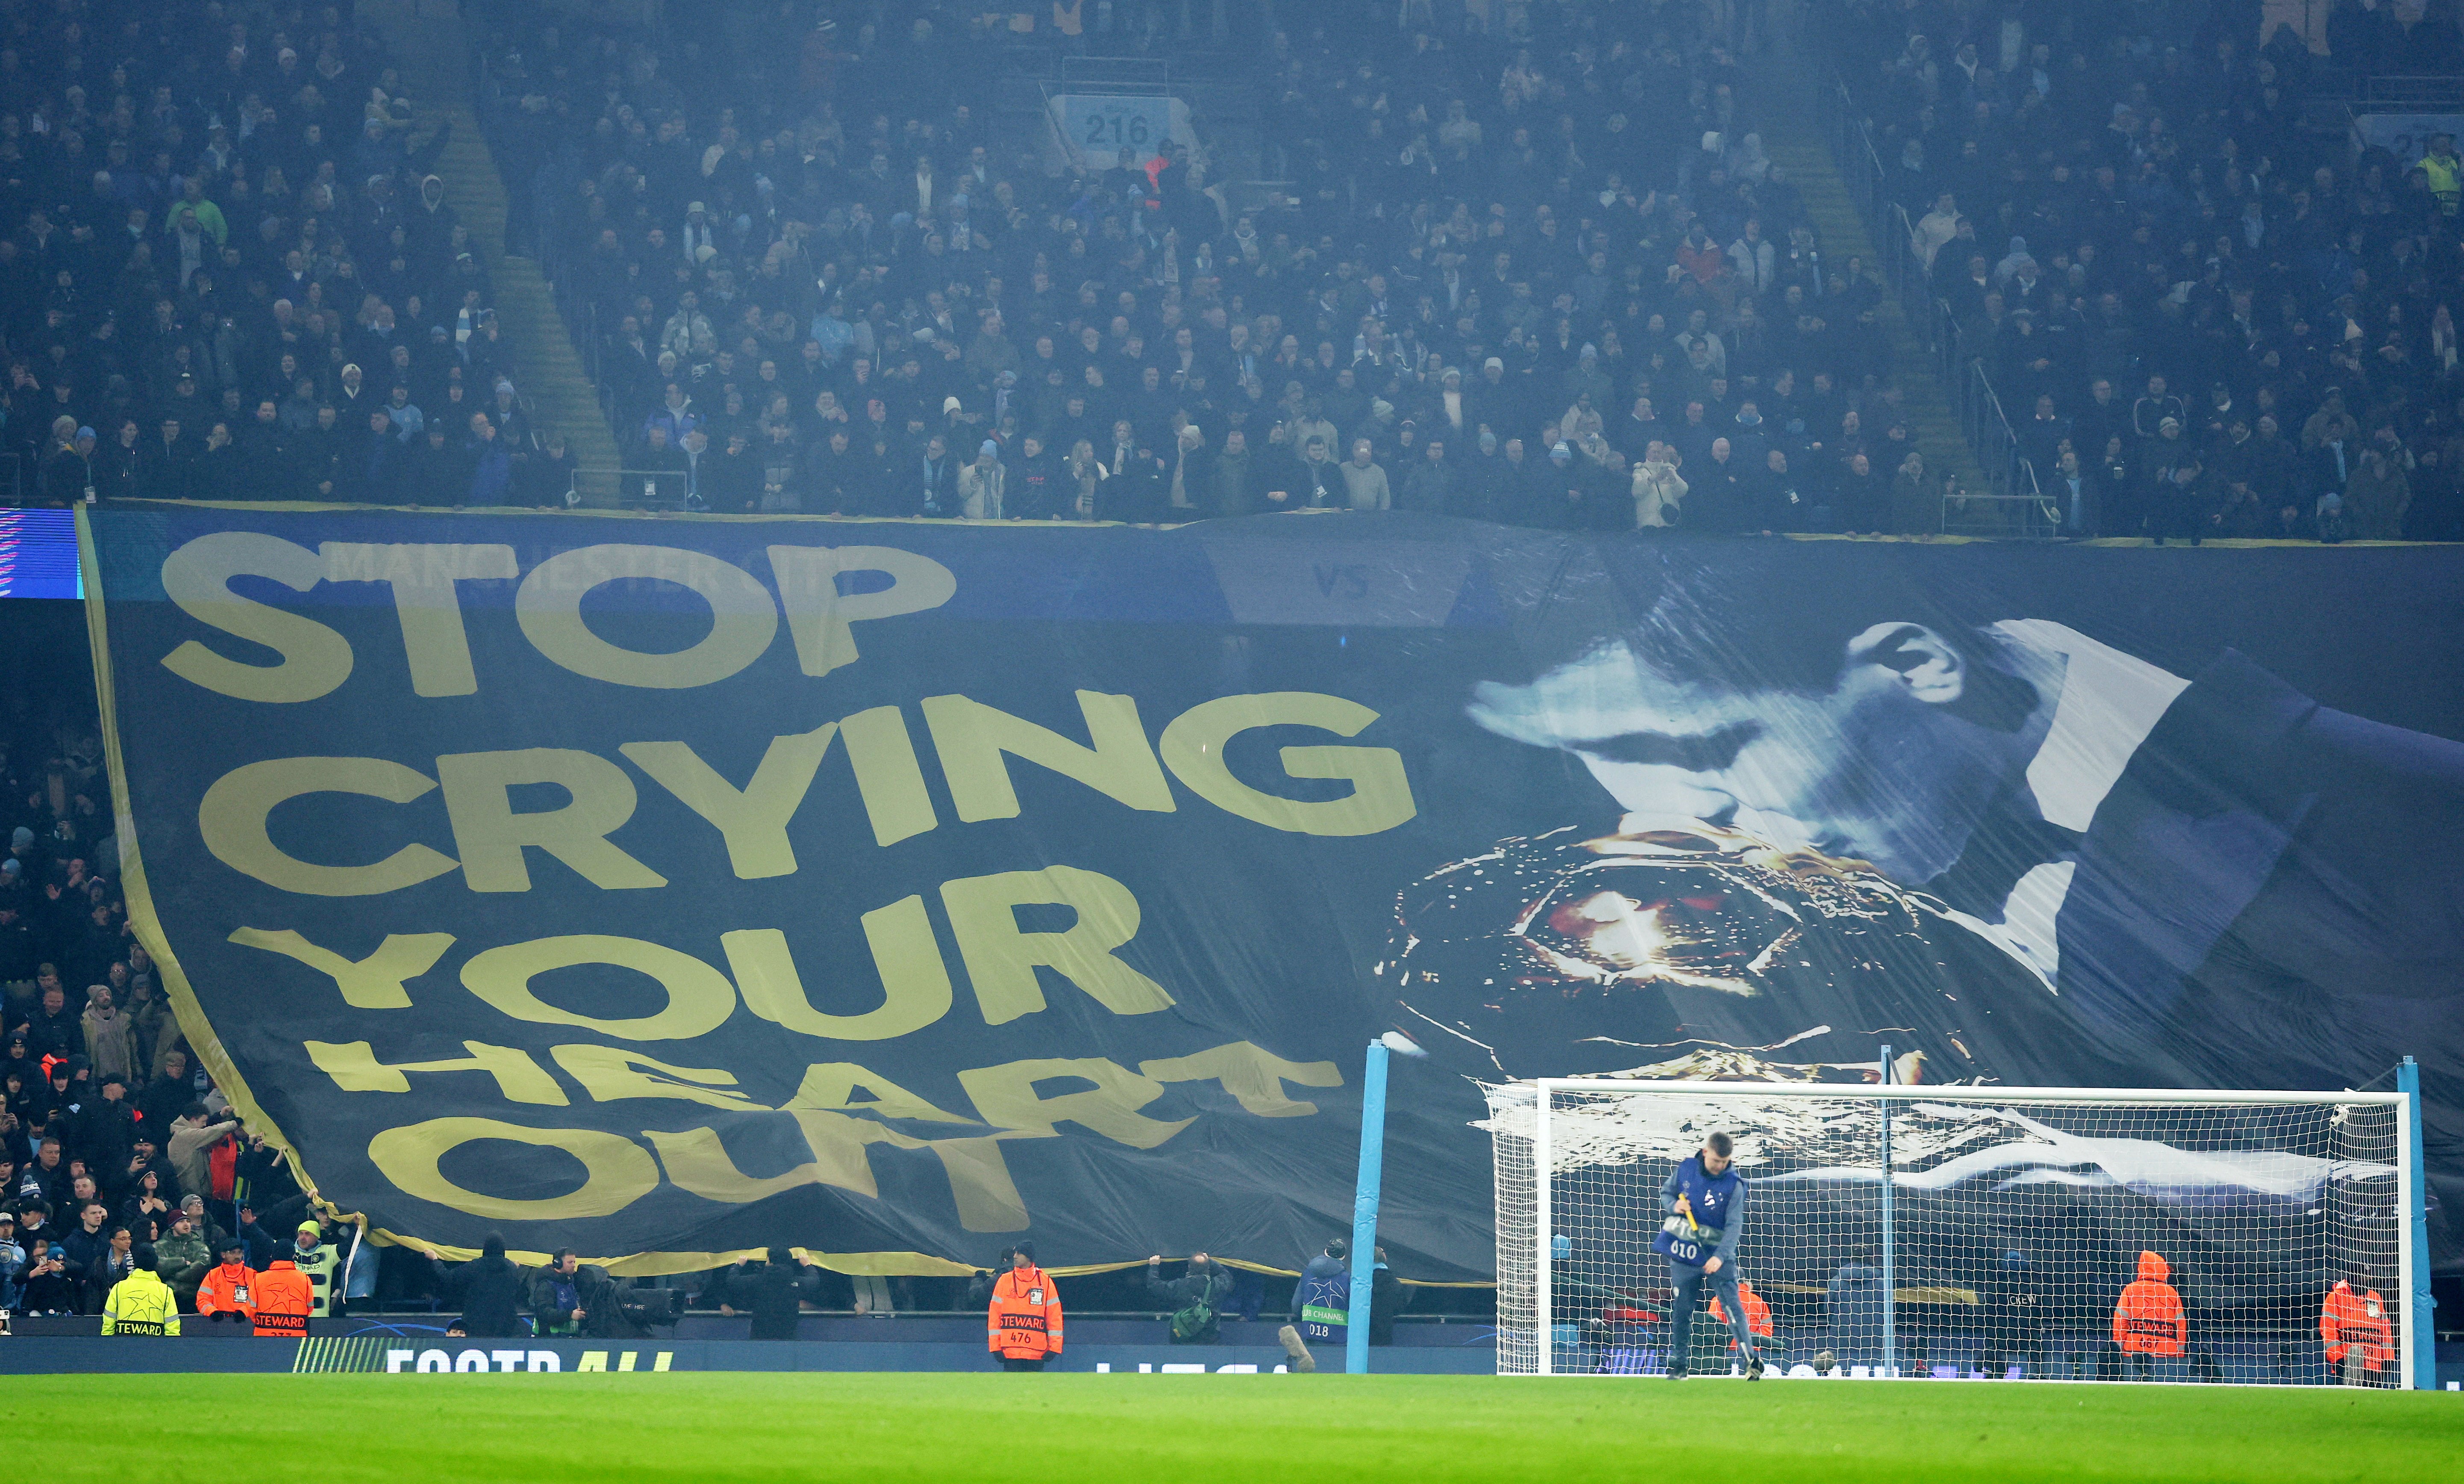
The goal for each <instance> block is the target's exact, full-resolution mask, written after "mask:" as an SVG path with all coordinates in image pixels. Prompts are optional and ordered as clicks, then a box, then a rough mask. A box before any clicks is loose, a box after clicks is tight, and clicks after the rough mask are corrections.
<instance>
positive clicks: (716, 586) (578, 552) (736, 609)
mask: <svg viewBox="0 0 2464 1484" xmlns="http://www.w3.org/2000/svg"><path fill="white" fill-rule="evenodd" d="M628 578H629V579H647V580H655V581H661V582H673V583H675V584H677V585H678V586H681V587H689V588H691V589H693V592H694V593H695V594H697V595H699V597H700V598H701V600H702V601H703V602H705V603H707V604H709V605H710V632H709V633H707V634H705V635H703V636H702V638H701V641H700V643H698V644H693V646H692V647H690V648H686V649H679V650H677V651H675V652H674V653H671V654H649V653H644V652H643V651H641V650H638V649H626V648H621V647H619V646H617V645H615V644H609V643H608V642H607V641H606V640H605V639H602V638H600V637H599V636H598V635H597V634H595V633H593V632H592V631H591V628H590V625H589V623H588V622H585V621H584V620H583V616H582V600H583V598H585V597H587V596H588V595H589V594H590V593H591V591H592V590H594V589H596V588H598V587H600V586H602V585H604V584H605V583H608V582H618V581H624V580H627V579H628ZM514 617H515V618H516V619H517V620H518V621H519V622H520V623H521V626H522V633H523V634H524V635H525V636H526V637H527V638H528V639H529V640H530V642H531V645H532V647H533V648H536V649H537V650H539V653H541V654H543V655H545V656H547V658H548V659H550V660H552V661H554V662H555V663H556V664H558V665H561V666H563V667H565V668H566V669H569V670H571V671H573V672H574V673H575V674H577V675H583V676H587V677H589V678H590V679H592V680H604V681H606V682H608V683H609V684H611V685H618V686H639V687H644V688H646V689H651V690H682V689H688V688H691V687H695V686H707V685H710V684H712V683H714V682H715V681H721V680H725V679H727V678H728V677H729V676H730V675H733V674H735V673H736V672H737V671H738V670H740V669H742V668H744V667H745V666H748V665H750V664H752V663H753V662H754V661H756V660H758V659H759V658H761V654H762V651H764V650H766V649H768V648H769V647H770V641H771V640H772V639H773V638H775V637H776V636H777V634H778V632H779V605H778V604H777V603H776V602H773V601H772V600H771V598H770V590H769V589H768V588H766V587H763V586H762V585H761V583H760V582H759V580H758V579H757V578H754V577H753V576H752V574H750V573H748V572H746V571H745V570H744V569H743V568H741V567H737V566H736V565H734V564H732V563H729V562H725V561H721V560H720V559H719V558H717V557H712V556H709V555H707V554H706V553H702V552H696V551H689V550H687V549H685V548H683V547H678V546H627V545H613V544H611V545H604V546H583V547H579V548H576V549H575V550H573V551H569V552H560V553H558V554H557V555H556V556H554V557H549V558H548V559H547V560H545V561H543V562H540V563H539V565H538V566H536V567H533V568H532V569H531V571H530V575H529V576H528V577H526V578H522V585H521V586H520V587H519V588H517V589H516V590H515V592H514Z"/></svg>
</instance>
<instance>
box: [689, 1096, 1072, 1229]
mask: <svg viewBox="0 0 2464 1484" xmlns="http://www.w3.org/2000/svg"><path fill="white" fill-rule="evenodd" d="M787 1116H788V1117H790V1118H793V1119H794V1120H795V1121H796V1124H797V1126H798V1127H799V1128H800V1129H802V1130H803V1135H804V1144H805V1146H806V1147H807V1148H808V1149H810V1150H811V1151H812V1155H813V1157H812V1159H811V1160H810V1161H809V1162H808V1163H806V1164H803V1165H799V1166H797V1167H796V1168H793V1169H789V1170H787V1171H785V1172H783V1173H781V1174H776V1175H748V1174H746V1173H745V1172H744V1171H743V1169H742V1168H739V1167H738V1166H737V1163H736V1160H735V1158H734V1157H733V1156H731V1155H730V1154H729V1153H728V1152H727V1146H725V1144H724V1143H722V1142H721V1141H720V1139H719V1135H718V1131H717V1130H716V1129H715V1128H688V1129H685V1130H682V1131H680V1132H669V1131H666V1130H662V1129H645V1130H643V1133H642V1137H644V1138H646V1139H648V1140H649V1141H650V1144H651V1146H652V1147H654V1148H656V1149H657V1150H658V1151H659V1162H660V1164H662V1165H663V1166H665V1167H666V1168H667V1172H668V1179H669V1180H671V1182H673V1183H674V1184H675V1185H676V1187H677V1188H678V1189H683V1190H687V1191H690V1192H691V1193H693V1194H694V1195H698V1196H700V1197H702V1198H703V1199H704V1200H711V1201H722V1202H725V1203H727V1204H729V1205H742V1204H744V1203H746V1202H749V1201H759V1200H764V1199H767V1198H768V1197H770V1196H773V1195H778V1194H781V1193H782V1192H784V1191H788V1190H792V1189H797V1188H798V1187H800V1186H807V1185H826V1186H834V1187H836V1188H838V1189H842V1190H851V1191H854V1192H855V1193H856V1194H858V1195H863V1196H868V1197H870V1198H873V1199H879V1197H880V1194H881V1189H880V1187H879V1185H878V1184H877V1183H875V1181H874V1179H873V1174H872V1164H871V1161H870V1158H869V1152H868V1151H869V1146H872V1145H876V1144H881V1145H888V1146H891V1148H895V1149H930V1150H932V1151H933V1153H934V1154H935V1156H936V1157H938V1158H939V1160H940V1161H941V1169H942V1173H943V1174H945V1175H946V1176H947V1177H948V1178H949V1181H950V1197H951V1200H952V1202H953V1203H954V1204H955V1205H956V1206H957V1211H958V1224H959V1225H960V1226H961V1227H963V1228H965V1229H966V1230H967V1231H970V1232H1021V1231H1024V1230H1025V1229H1026V1226H1027V1215H1026V1203H1025V1201H1023V1200H1022V1199H1021V1198H1020V1196H1019V1193H1018V1185H1017V1183H1016V1182H1015V1181H1013V1180H1012V1179H1011V1178H1010V1173H1009V1165H1008V1163H1007V1162H1006V1161H1005V1160H1003V1159H1002V1157H1001V1143H1000V1141H1001V1139H1002V1138H1004V1137H1008V1136H1007V1135H1001V1134H994V1135H987V1136H984V1137H981V1138H974V1139H917V1138H915V1137H913V1135H909V1134H903V1133H900V1132H899V1131H898V1130H896V1129H894V1128H886V1127H884V1126H882V1125H881V1124H876V1123H873V1122H872V1121H870V1120H869V1119H861V1118H848V1117H846V1116H844V1115H842V1114H837V1113H826V1112H819V1111H791V1112H790V1113H789V1114H788V1115H787Z"/></svg>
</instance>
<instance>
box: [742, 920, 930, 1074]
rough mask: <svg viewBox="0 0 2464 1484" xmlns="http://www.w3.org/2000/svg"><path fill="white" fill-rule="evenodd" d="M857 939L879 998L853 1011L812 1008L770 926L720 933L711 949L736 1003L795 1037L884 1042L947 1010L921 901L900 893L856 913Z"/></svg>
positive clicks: (782, 937)
mask: <svg viewBox="0 0 2464 1484" xmlns="http://www.w3.org/2000/svg"><path fill="white" fill-rule="evenodd" d="M863 921H864V936H865V942H866V943H867V944H868V945H869V946H870V948H871V949H872V964H873V969H874V970H875V971H877V972H878V973H879V974H880V975H881V989H882V998H881V1003H880V1005H878V1006H877V1007H875V1008H874V1009H871V1010H869V1011H866V1012H865V1013H864V1014H863V1015H830V1014H828V1013H826V1012H824V1011H819V1010H815V1009H814V1008H813V1003H812V1000H811V999H810V998H809V997H807V996H806V994H805V993H804V981H803V976H802V975H801V974H799V973H798V972H797V971H796V960H795V956H794V955H793V954H792V953H791V952H790V951H789V950H788V948H787V935H786V934H785V933H783V932H781V931H779V930H778V929H777V928H748V929H745V930H743V931H739V932H729V933H721V934H720V935H719V939H718V943H719V947H720V948H722V949H725V950H726V952H727V967H728V970H729V971H730V972H731V973H733V974H735V976H736V985H737V991H738V992H739V993H742V994H743V996H744V1008H746V1009H747V1010H750V1011H752V1012H753V1013H754V1014H755V1015H759V1016H760V1017H761V1018H762V1019H764V1020H768V1021H771V1022H773V1023H775V1024H778V1025H782V1026H785V1027H786V1028H787V1029H788V1030H790V1031H794V1032H796V1033H797V1034H799V1035H802V1036H819V1037H824V1038H825V1039H828V1040H839V1041H886V1040H889V1039H891V1038H892V1037H900V1036H905V1035H907V1034H908V1033H909V1032H911V1031H920V1030H922V1029H924V1028H925V1027H926V1026H928V1025H931V1024H932V1023H933V1022H935V1020H938V1019H940V1018H941V1017H942V1016H943V1015H948V1014H949V1013H950V1004H951V999H952V995H951V991H950V971H949V970H948V968H947V967H945V966H944V965H943V964H942V962H941V949H940V946H939V945H938V944H936V943H935V942H934V941H933V922H932V919H931V918H929V917H927V916H925V915H924V899H923V898H922V897H907V898H904V899H902V900H900V901H897V902H893V903H891V905H890V906H884V907H875V908H873V909H872V910H871V911H869V912H867V913H865V914H864V919H863Z"/></svg>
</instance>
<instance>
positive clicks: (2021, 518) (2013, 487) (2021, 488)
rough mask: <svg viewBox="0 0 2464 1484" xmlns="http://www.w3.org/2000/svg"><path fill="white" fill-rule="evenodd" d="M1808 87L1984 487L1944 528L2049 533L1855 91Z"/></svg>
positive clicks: (2013, 440)
mask: <svg viewBox="0 0 2464 1484" xmlns="http://www.w3.org/2000/svg"><path fill="white" fill-rule="evenodd" d="M1815 96H1816V97H1817V98H1819V99H1820V100H1821V101H1820V109H1821V113H1822V115H1823V120H1824V126H1825V132H1826V133H1827V134H1828V135H1829V136H1830V140H1831V156H1832V160H1833V162H1834V163H1835V164H1837V168H1838V171H1839V179H1840V183H1841V184H1842V185H1845V186H1846V187H1847V191H1848V197H1849V200H1850V201H1851V202H1853V203H1854V204H1855V205H1856V207H1857V211H1858V214H1859V217H1860V218H1862V220H1863V221H1864V224H1865V233H1866V235H1867V236H1868V237H1870V238H1872V239H1873V242H1874V255H1875V259H1876V266H1877V267H1878V268H1880V269H1881V273H1882V279H1883V282H1884V283H1885V284H1886V285H1887V286H1888V287H1889V288H1890V289H1891V291H1892V292H1893V293H1895V294H1896V295H1899V300H1900V309H1901V313H1902V314H1903V315H1904V316H1906V318H1907V324H1908V329H1909V331H1910V332H1911V333H1912V334H1916V335H1919V336H1922V337H1924V338H1925V343H1926V346H1927V348H1928V349H1929V350H1930V351H1932V353H1933V354H1934V356H1935V358H1936V360H1935V369H1936V371H1937V372H1938V374H1939V375H1940V376H1941V378H1942V382H1943V389H1944V390H1945V391H1946V392H1947V393H1948V394H1949V396H1950V399H1951V402H1952V403H1953V404H1954V405H1955V407H1956V409H1957V411H1958V414H1959V423H1960V431H1961V433H1962V434H1963V435H1964V436H1965V437H1966V438H1967V440H1968V446H1969V447H1970V448H1971V449H1973V450H1975V453H1976V458H1977V462H1978V463H1980V464H1981V465H1983V466H1984V469H1985V477H1986V479H1987V480H1988V481H1989V482H1990V483H1991V489H1990V490H1985V491H1970V492H1969V494H1968V495H1966V496H1964V497H1963V499H1962V501H1961V502H1959V503H1961V504H1963V505H1966V506H1968V507H1970V511H1969V513H1968V514H1967V515H1964V516H1963V515H1955V514H1954V513H1953V511H1952V510H1951V509H1950V508H1949V507H1947V506H1946V508H1945V510H1944V513H1943V522H1944V524H1943V529H1944V530H1945V531H1955V532H1964V533H1966V534H1969V535H2014V536H2017V535H2035V536H2044V535H2055V534H2057V531H2058V523H2057V525H2056V527H2055V528H2054V529H2053V530H2047V529H2044V526H2045V523H2044V521H2043V520H2042V519H2040V518H2039V511H2038V506H2039V504H2040V502H2039V501H2038V500H2037V497H2036V490H2035V477H2034V473H2033V470H2030V471H2029V472H2028V474H2027V477H2026V481H2025V483H2024V485H2023V483H2022V466H2023V465H2025V464H2026V462H2027V461H2026V460H2024V459H2022V458H2020V457H2019V453H2018V437H2017V435H2016V434H2014V433H2013V431H2012V429H2011V421H2010V419H2009V418H2007V417H2005V416H2004V415H2003V412H2002V403H2001V400H2000V399H1999V398H1997V397H1996V396H1994V394H1993V386H1992V383H1991V382H1990V381H1988V380H1987V378H1986V375H1985V367H1984V364H1983V362H1982V361H1981V360H1978V358H1977V356H1976V355H1975V354H1974V353H1973V352H1972V351H1971V350H1970V349H1969V346H1968V345H1967V343H1966V341H1967V337H1966V336H1965V335H1964V334H1962V333H1961V331H1960V328H1959V326H1958V324H1957V322H1956V321H1955V320H1954V318H1953V317H1952V316H1951V312H1950V306H1949V305H1948V304H1947V303H1945V302H1943V300H1942V299H1940V298H1938V297H1936V296H1935V295H1934V292H1933V281H1932V274H1931V271H1930V270H1929V269H1928V268H1927V266H1926V264H1925V258H1924V256H1923V254H1922V253H1920V252H1919V251H1918V249H1917V245H1916V242H1917V235H1916V224H1915V223H1914V222H1913V221H1912V220H1911V219H1910V218H1909V216H1908V210H1907V207H1906V205H1905V204H1904V203H1903V202H1899V201H1894V200H1891V199H1890V197H1889V194H1888V190H1887V187H1886V185H1885V184H1884V183H1885V181H1886V179H1887V174H1886V172H1885V171H1884V170H1883V168H1882V157H1881V152H1880V151H1878V150H1877V149H1875V147H1874V136H1873V131H1872V130H1870V129H1868V128H1867V127H1866V126H1865V121H1864V120H1863V119H1862V118H1860V117H1859V115H1858V112H1857V100H1856V96H1855V95H1854V94H1852V93H1850V92H1849V90H1848V83H1847V80H1846V79H1845V78H1843V77H1841V76H1839V74H1838V73H1837V72H1836V71H1830V72H1827V73H1826V76H1825V80H1824V82H1823V84H1822V85H1821V86H1820V87H1817V88H1816V89H1815ZM1989 528H1990V529H1989Z"/></svg>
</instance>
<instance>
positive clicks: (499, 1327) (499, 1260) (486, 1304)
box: [428, 1232, 530, 1340]
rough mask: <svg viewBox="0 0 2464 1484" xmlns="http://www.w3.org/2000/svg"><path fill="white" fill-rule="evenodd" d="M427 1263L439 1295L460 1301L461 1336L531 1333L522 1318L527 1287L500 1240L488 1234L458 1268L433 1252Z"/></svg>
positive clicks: (495, 1336)
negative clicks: (471, 1256)
mask: <svg viewBox="0 0 2464 1484" xmlns="http://www.w3.org/2000/svg"><path fill="white" fill-rule="evenodd" d="M428 1261H429V1265H430V1266H431V1267H433V1268H434V1269H435V1270H436V1291H437V1293H438V1295H439V1296H441V1297H445V1298H458V1299H459V1300H461V1304H462V1332H463V1333H464V1334H467V1335H469V1336H470V1337H471V1338H473V1340H481V1339H499V1338H504V1337H508V1336H519V1335H527V1334H529V1333H530V1331H529V1329H528V1328H527V1327H526V1326H525V1325H524V1324H523V1323H522V1316H521V1304H522V1300H523V1298H525V1297H527V1295H526V1292H525V1290H526V1287H527V1285H526V1284H525V1283H524V1281H523V1277H522V1270H521V1269H520V1268H517V1267H516V1266H515V1265H514V1264H513V1262H512V1261H511V1260H510V1259H508V1258H507V1257H506V1256H505V1239H504V1238H503V1237H501V1236H498V1235H497V1234H496V1233H494V1232H491V1233H488V1235H487V1239H486V1240H485V1241H484V1242H483V1243H482V1244H481V1245H480V1248H479V1255H478V1256H477V1257H475V1258H473V1260H471V1261H469V1262H466V1263H462V1264H461V1265H459V1266H458V1267H454V1268H450V1269H449V1268H447V1267H446V1266H445V1257H444V1255H443V1254H441V1253H438V1252H435V1251H433V1250H430V1251H429V1254H428Z"/></svg>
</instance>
